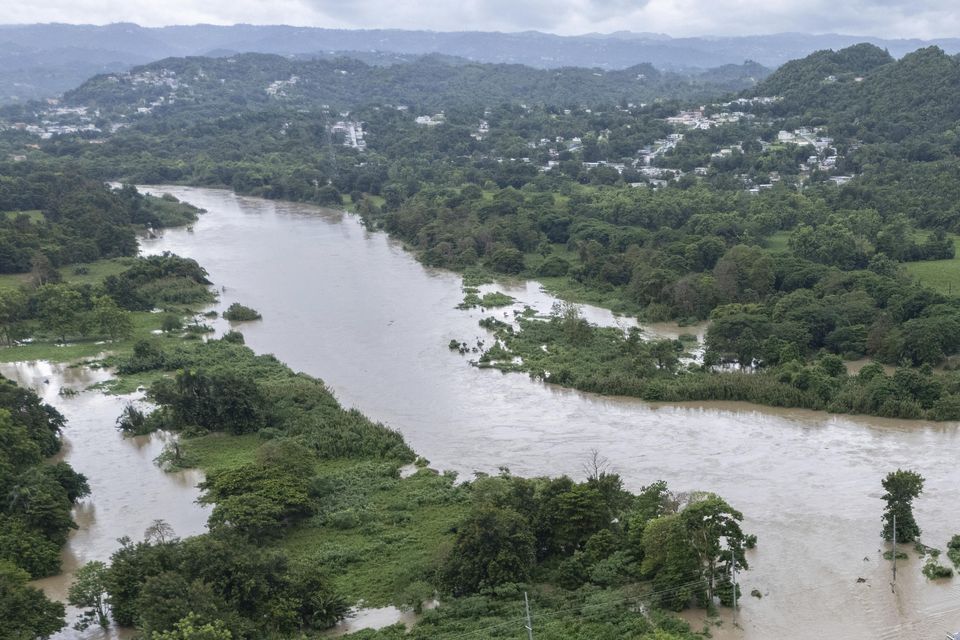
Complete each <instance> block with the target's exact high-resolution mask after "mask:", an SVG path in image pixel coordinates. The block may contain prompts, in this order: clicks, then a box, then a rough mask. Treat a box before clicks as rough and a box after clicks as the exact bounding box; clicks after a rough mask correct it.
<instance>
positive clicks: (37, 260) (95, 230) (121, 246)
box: [0, 163, 197, 273]
mask: <svg viewBox="0 0 960 640" xmlns="http://www.w3.org/2000/svg"><path fill="white" fill-rule="evenodd" d="M0 174H2V175H0V213H2V214H3V215H2V216H0V273H28V272H31V271H34V272H39V271H42V270H44V269H47V268H50V267H53V268H56V267H61V266H65V265H71V264H77V263H81V262H93V261H95V260H100V259H103V258H116V257H121V256H133V255H136V253H137V239H136V235H135V231H136V229H137V228H144V227H157V228H159V227H167V226H176V225H182V224H186V223H187V222H191V221H193V220H196V217H197V209H196V208H195V207H192V206H190V205H187V204H184V203H180V202H177V201H176V200H175V199H172V198H170V197H166V198H153V197H150V196H144V195H143V194H140V193H138V192H137V190H136V189H134V188H133V187H131V186H125V187H123V188H122V189H120V190H119V191H114V190H111V189H110V188H108V187H106V186H105V185H103V184H102V183H101V182H99V181H96V180H92V179H90V178H88V177H86V176H85V175H84V174H83V173H80V172H77V171H75V170H74V171H70V170H57V169H53V168H52V167H49V166H47V165H45V164H40V165H38V166H35V165H33V164H32V163H9V164H7V165H4V166H3V167H2V168H0Z"/></svg>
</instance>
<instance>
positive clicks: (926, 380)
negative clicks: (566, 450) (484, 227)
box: [477, 305, 960, 420]
mask: <svg viewBox="0 0 960 640" xmlns="http://www.w3.org/2000/svg"><path fill="white" fill-rule="evenodd" d="M721 320H723V321H726V320H728V318H725V319H720V320H717V321H715V322H720V321H721ZM516 322H517V325H516V328H514V326H513V325H510V324H507V323H505V322H502V321H500V320H497V319H496V318H493V317H488V318H485V319H483V320H481V322H480V326H482V327H484V328H487V329H490V330H492V331H493V332H494V336H495V338H496V339H495V340H494V342H493V344H492V346H490V347H489V348H488V349H486V350H485V351H483V353H482V354H481V355H480V357H479V359H478V361H477V364H478V365H479V366H482V367H495V368H497V369H500V370H502V371H521V372H525V373H528V374H529V375H530V376H531V377H532V378H535V379H538V380H543V381H545V382H550V383H553V384H560V385H565V386H570V387H575V388H577V389H581V390H583V391H590V392H594V393H602V394H608V395H625V396H635V397H638V398H642V399H644V400H647V401H650V402H678V401H684V400H697V401H706V400H739V401H746V402H753V403H757V404H765V405H771V406H776V407H802V408H807V409H816V410H826V411H831V412H834V413H862V414H869V415H878V416H884V417H891V418H910V419H918V418H924V419H930V420H960V372H956V371H945V372H940V373H936V372H934V371H933V370H932V369H931V368H930V367H929V366H925V367H919V368H911V367H899V368H897V369H896V370H895V371H894V372H893V373H892V374H888V373H887V372H886V371H885V370H884V368H883V367H881V366H880V365H878V364H869V365H867V366H864V367H863V368H861V369H860V371H859V372H858V373H856V374H849V373H848V372H847V367H846V366H845V364H844V362H843V361H842V360H841V359H840V358H839V357H838V356H835V355H832V354H824V355H821V356H820V357H818V358H817V359H815V360H812V361H804V360H803V359H802V358H801V357H799V356H798V355H797V353H796V351H791V350H790V349H789V348H784V346H782V338H781V337H780V336H776V337H773V338H772V339H769V340H767V341H766V342H764V343H756V344H755V346H754V348H756V349H757V350H758V351H757V352H753V353H751V354H750V355H749V356H744V357H743V358H744V359H743V361H744V362H749V361H752V360H753V359H754V358H756V357H761V356H762V354H764V353H767V352H769V351H766V350H768V349H769V350H773V351H774V353H773V357H774V358H777V359H778V360H779V361H780V363H779V364H778V365H776V366H768V367H763V368H758V369H757V370H750V369H749V368H744V369H742V370H739V371H727V372H723V373H714V372H713V371H712V370H711V369H712V365H711V363H717V362H721V361H723V356H724V355H725V354H724V351H721V350H720V349H723V348H725V347H727V345H731V346H738V347H739V348H748V345H745V344H744V343H742V342H741V343H739V345H738V344H737V343H733V342H721V341H720V340H719V339H718V330H719V328H720V327H718V326H717V324H714V325H713V327H714V330H713V331H712V332H711V333H710V334H708V336H707V343H706V345H705V347H706V348H705V354H704V363H700V362H698V361H697V360H696V359H694V358H692V357H691V354H689V353H688V351H687V345H685V344H684V343H683V342H682V341H679V340H656V339H654V340H647V339H645V338H644V336H643V332H642V330H641V329H639V328H631V329H629V330H628V331H627V332H624V331H623V330H622V329H619V328H612V327H611V328H604V327H597V326H595V325H591V324H590V323H588V322H587V321H586V320H584V319H583V318H582V317H581V316H580V313H579V311H578V309H577V307H576V306H574V305H567V306H563V307H557V308H555V309H554V311H553V313H552V314H551V315H550V316H549V317H548V318H545V319H544V318H536V317H523V316H520V317H518V318H517V319H516ZM781 335H782V334H781ZM718 342H719V343H720V344H719V345H718ZM777 350H779V351H780V353H776V352H777Z"/></svg>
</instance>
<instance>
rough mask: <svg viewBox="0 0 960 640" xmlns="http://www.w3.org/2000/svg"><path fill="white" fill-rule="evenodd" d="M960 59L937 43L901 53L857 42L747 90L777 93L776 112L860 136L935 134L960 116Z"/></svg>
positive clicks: (797, 63)
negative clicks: (893, 54)
mask: <svg viewBox="0 0 960 640" xmlns="http://www.w3.org/2000/svg"><path fill="white" fill-rule="evenodd" d="M958 91H960V58H958V57H956V56H949V55H947V54H946V53H944V52H943V51H942V50H941V49H939V48H937V47H927V48H925V49H918V50H917V51H914V52H913V53H910V54H907V55H906V56H904V57H903V58H902V59H900V60H894V59H893V58H892V57H890V55H889V54H887V53H886V52H885V51H883V50H881V49H878V48H877V47H874V46H872V45H868V44H862V45H857V46H855V47H850V48H847V49H842V50H840V51H837V52H833V51H819V52H817V53H814V54H811V55H810V56H807V57H806V58H803V59H802V60H796V61H793V62H790V63H787V64H785V65H784V66H783V67H781V68H780V69H778V70H777V71H776V72H775V73H773V74H772V75H771V76H770V77H768V78H767V79H766V80H764V81H763V82H761V83H760V84H758V85H757V87H756V88H754V89H753V90H751V91H750V94H751V95H768V96H772V95H776V96H782V97H783V101H782V102H780V103H779V104H778V105H777V106H776V108H775V109H774V114H775V115H779V116H787V117H798V118H802V119H803V120H805V121H806V122H813V123H820V124H826V125H827V126H828V127H830V129H831V131H832V132H833V133H834V134H846V135H849V136H851V137H859V138H860V139H862V140H863V141H865V142H881V141H883V142H901V141H902V140H904V139H905V138H907V137H910V136H924V135H927V134H939V133H942V132H945V131H947V130H949V129H953V128H954V127H955V126H956V124H957V121H958V120H960V101H958V100H957V95H958Z"/></svg>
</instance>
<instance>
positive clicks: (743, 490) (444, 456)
mask: <svg viewBox="0 0 960 640" xmlns="http://www.w3.org/2000/svg"><path fill="white" fill-rule="evenodd" d="M153 191H155V192H162V191H165V192H169V193H172V194H173V195H174V196H176V197H178V198H181V199H184V200H186V201H188V202H191V203H193V204H195V205H197V206H199V207H203V208H204V209H207V210H208V213H206V214H204V215H203V216H202V217H201V219H200V221H199V222H197V223H196V224H195V225H194V226H193V228H192V229H191V230H186V229H184V230H174V231H167V232H165V233H164V234H163V236H162V237H160V238H157V239H153V240H148V241H145V242H144V243H143V248H144V251H146V252H150V253H156V252H161V251H173V252H176V253H178V254H180V255H184V256H189V257H192V258H195V259H196V260H198V261H199V262H200V263H201V264H202V265H203V266H205V267H206V268H207V269H208V271H209V272H210V277H211V279H212V280H213V281H214V282H215V283H216V285H217V286H218V287H222V292H221V300H220V303H219V304H218V308H220V309H223V308H226V306H227V305H229V304H230V303H231V302H242V303H243V304H246V305H249V306H252V307H254V308H256V309H258V310H259V311H260V312H261V313H263V316H264V319H263V321H262V322H253V323H244V324H243V325H242V326H241V327H238V328H239V329H240V330H242V331H243V333H244V335H245V336H246V340H247V344H248V345H249V346H251V347H252V348H253V349H254V350H256V351H258V352H264V353H273V354H275V355H276V356H277V357H278V358H279V359H281V360H282V361H284V362H286V363H288V364H289V365H290V366H291V367H293V368H294V369H298V370H302V371H305V372H308V373H310V374H312V375H315V376H318V377H320V378H323V379H324V380H325V381H326V383H327V384H328V385H329V386H330V388H331V389H333V390H334V392H335V393H336V394H337V396H338V398H339V399H340V401H341V402H342V403H344V404H345V405H347V406H354V407H357V408H358V409H360V410H362V411H363V412H364V413H366V414H367V415H369V416H371V417H372V418H374V419H377V420H380V421H382V422H383V423H385V424H387V425H389V426H391V427H393V428H396V429H398V430H399V431H401V432H402V433H403V434H404V436H405V437H406V438H407V441H408V442H409V443H410V445H411V446H412V447H413V448H414V449H415V450H416V451H417V452H418V453H420V454H421V455H423V456H425V457H427V458H428V459H429V460H430V461H431V463H432V465H433V466H435V467H438V468H442V469H452V470H456V471H458V472H460V473H461V474H463V475H467V476H469V475H471V474H472V473H473V472H474V471H485V472H496V470H497V468H498V467H500V466H506V467H508V468H510V469H511V471H513V472H514V473H518V474H523V475H537V474H561V473H567V474H570V475H573V476H577V477H582V475H583V471H582V466H583V463H584V461H585V459H586V457H587V455H588V453H589V451H590V450H591V449H598V450H599V451H600V453H601V454H602V455H604V456H606V457H607V458H609V460H610V461H611V463H612V466H613V468H614V469H615V470H616V471H617V472H618V473H620V474H621V475H622V476H623V478H624V480H625V482H626V484H627V486H628V488H630V489H634V490H636V489H639V488H640V487H641V486H642V485H645V484H648V483H650V482H652V481H655V480H657V479H664V480H666V481H667V482H668V483H669V484H670V486H671V488H673V489H674V490H677V491H692V490H710V491H715V492H717V493H719V494H721V495H722V496H723V497H724V498H726V499H727V500H728V501H729V502H730V503H731V504H732V505H733V506H734V507H736V508H737V509H740V510H741V511H743V513H744V514H745V516H746V519H745V528H746V529H747V530H748V531H749V532H752V533H755V534H757V535H758V536H759V545H758V547H757V549H756V550H755V551H753V552H751V553H750V555H749V561H750V563H751V569H750V571H748V572H745V573H744V574H743V575H742V576H741V585H742V588H743V590H744V594H745V597H744V598H743V602H742V608H741V610H740V612H739V616H738V623H739V625H740V628H738V629H733V628H731V622H730V620H729V614H727V616H726V618H725V621H724V624H723V625H722V627H721V628H719V629H714V630H713V636H714V637H715V638H728V637H729V638H748V639H758V640H767V639H773V638H778V639H793V638H795V639H801V638H864V639H867V638H871V639H873V638H890V639H894V638H902V639H904V640H907V639H910V640H913V639H917V638H937V639H940V638H943V637H944V634H945V633H946V632H947V631H956V630H958V629H960V578H958V579H955V580H954V581H946V582H943V583H930V582H928V581H927V580H926V579H925V578H924V577H923V576H922V575H921V573H920V566H921V562H920V561H919V560H918V559H916V555H915V554H914V553H913V552H912V551H911V560H909V561H907V562H906V563H901V565H900V570H899V573H898V579H897V584H896V588H895V589H891V587H890V584H889V583H890V564H889V562H885V561H883V560H882V558H881V557H880V551H881V547H882V542H881V540H880V537H879V531H880V526H881V523H880V514H881V509H882V501H881V499H880V496H881V494H882V489H881V486H880V480H881V478H882V477H883V476H884V475H885V474H886V473H887V472H889V471H891V470H894V469H896V468H898V467H902V468H912V469H916V470H918V471H920V472H921V473H922V474H923V475H924V476H925V477H926V480H927V482H926V491H925V493H924V494H923V496H921V498H920V499H919V500H918V501H917V503H916V515H917V518H918V520H919V523H920V526H921V527H922V528H923V530H924V536H923V539H924V541H925V542H926V543H927V544H930V545H932V546H938V547H941V548H943V547H944V546H945V543H946V541H947V540H948V539H949V538H950V536H951V535H953V534H954V533H958V532H960V465H958V455H957V454H958V451H960V432H958V425H957V424H955V423H949V424H934V423H925V422H910V421H897V420H884V419H877V418H864V417H846V416H832V415H828V414H824V413H815V412H809V411H802V410H777V409H766V408H760V407H755V406H751V405H746V404H736V403H698V404H686V405H680V406H678V405H650V404H647V403H643V402H640V401H636V400H632V399H625V398H610V397H602V396H596V395H590V394H584V393H580V392H576V391H570V390H564V389H559V388H555V387H550V386H547V385H543V384H540V383H536V382H533V381H531V380H530V379H529V378H528V377H526V376H524V375H519V374H507V375H504V374H501V373H499V372H496V371H492V370H480V369H477V368H474V367H471V366H469V365H468V364H467V359H469V358H470V357H476V355H475V354H467V355H466V356H461V355H459V354H457V353H455V352H451V351H450V350H449V349H448V347H447V345H448V343H449V342H450V340H451V339H457V340H465V341H467V342H471V343H473V342H475V341H476V340H477V339H485V340H489V336H487V335H486V334H485V333H484V332H483V330H481V329H480V328H479V327H478V326H477V321H478V320H479V319H480V318H481V317H483V315H485V314H484V313H482V312H481V311H480V310H479V309H474V310H472V311H461V310H457V309H456V308H455V307H456V305H457V304H458V303H459V302H460V301H461V300H462V297H463V294H462V292H461V288H460V278H459V277H458V276H457V275H455V274H452V273H449V272H446V271H440V270H433V269H429V268H425V267H424V266H422V265H421V264H419V263H418V262H417V261H416V260H415V259H414V258H413V256H412V255H411V254H409V253H407V252H405V251H404V250H403V248H402V247H401V246H400V245H399V244H398V243H396V242H393V241H391V240H390V239H389V238H387V236H386V235H385V234H382V233H371V232H369V231H367V230H366V229H364V227H363V226H362V225H361V224H360V223H359V221H358V220H357V219H356V218H355V217H354V216H351V215H348V214H344V213H342V212H337V211H331V210H326V209H319V208H316V207H310V206H306V205H299V204H289V203H281V202H271V201H266V200H260V199H256V198H244V197H238V196H235V195H233V194H232V193H230V192H227V191H221V190H211V189H196V188H184V187H170V188H162V189H161V188H154V189H153ZM498 288H499V289H500V290H502V291H505V292H507V293H509V294H510V295H512V296H514V297H515V298H516V299H517V300H518V302H519V303H520V304H523V303H526V304H530V305H531V306H534V307H536V308H538V309H539V310H541V311H548V310H549V309H550V306H551V304H552V303H553V299H552V298H551V297H550V296H548V295H546V294H544V293H543V292H541V291H540V289H539V287H538V286H537V285H536V284H535V283H522V284H514V285H503V286H500V287H498ZM496 313H498V314H500V315H501V316H502V314H503V310H499V311H497V312H496ZM585 313H586V315H587V317H588V318H589V319H591V320H592V321H594V322H601V323H604V324H620V325H624V326H625V325H626V324H629V323H630V322H631V321H630V320H628V319H623V318H616V317H614V316H613V315H612V314H610V313H609V312H607V311H604V310H602V309H592V308H587V309H585ZM225 326H226V325H225V323H224V322H223V321H218V328H219V329H220V330H223V329H224V328H225ZM651 332H652V333H656V334H659V335H677V334H679V333H702V328H697V329H694V330H691V329H689V328H676V327H670V326H669V325H666V326H657V327H653V328H652V331H651ZM21 369H23V367H21ZM23 375H24V376H26V377H27V380H28V381H32V382H30V383H31V384H32V385H33V386H35V388H36V385H37V384H38V382H37V378H38V377H42V376H43V375H45V374H43V373H36V374H31V373H30V372H29V371H26V370H24V373H23ZM31 376H32V377H31ZM39 384H40V385H41V387H39V388H41V390H43V391H45V397H47V399H50V400H53V401H54V404H56V405H57V406H58V407H59V408H60V409H61V410H62V411H63V412H64V413H65V414H66V415H67V417H68V418H69V419H70V426H69V429H68V431H67V434H66V439H67V443H68V450H67V452H66V454H65V455H66V456H67V458H68V459H69V460H70V462H71V463H72V464H74V466H75V467H76V468H77V469H78V470H80V471H82V472H84V473H87V474H88V475H89V477H90V479H91V486H92V488H93V490H94V495H93V497H92V498H90V500H89V502H88V503H85V504H84V505H82V506H81V508H80V510H79V513H78V521H79V522H80V523H81V530H80V531H78V532H77V533H76V534H75V535H73V536H72V537H71V540H70V544H69V546H68V548H67V550H66V552H65V556H66V560H67V561H66V566H67V568H69V567H71V566H74V565H75V564H76V562H77V561H78V560H84V559H88V558H99V557H104V555H108V554H109V551H110V550H112V548H114V547H115V546H116V543H115V539H116V538H117V537H119V536H120V535H125V534H126V535H132V536H134V537H136V536H140V535H142V531H143V528H145V527H146V526H147V524H149V522H150V521H151V520H152V519H153V518H156V517H162V518H164V519H166V520H168V521H169V522H170V523H171V524H172V525H173V526H174V528H175V529H176V530H177V532H178V533H179V534H181V535H185V534H188V533H193V532H195V531H197V530H198V529H199V528H201V527H202V521H203V514H202V512H200V511H199V510H198V508H197V507H196V505H194V504H192V500H193V499H194V498H195V495H196V494H195V491H194V490H193V489H192V488H191V483H192V482H195V478H191V477H189V476H183V475H181V476H164V475H163V474H161V473H159V471H151V472H148V471H147V470H146V469H148V468H149V467H150V465H149V464H147V463H146V462H144V461H149V460H150V459H152V457H154V456H155V455H156V452H157V451H158V450H159V447H160V446H162V443H161V442H157V441H155V440H149V441H130V440H123V439H122V438H120V437H119V435H117V434H116V432H115V431H114V430H113V425H112V421H113V419H114V418H115V417H116V415H117V414H118V413H119V411H120V409H121V408H122V403H123V400H121V399H115V398H107V397H104V396H102V395H99V394H96V393H88V394H81V395H80V396H77V397H73V398H65V399H64V398H60V397H59V396H56V397H51V394H54V396H55V391H54V390H53V389H46V387H47V386H48V385H43V383H42V380H41V381H40V382H39ZM107 414H110V417H109V422H108V423H107V422H104V423H101V421H102V420H106V415H107ZM88 440H90V443H89V445H90V447H89V449H88V448H87V445H86V444H84V443H85V442H87V441H88ZM81 451H83V452H84V453H81ZM107 451H109V452H110V453H109V454H108V453H107ZM114 451H116V452H115V453H114ZM121 458H124V459H125V458H130V459H132V460H135V461H136V463H135V464H133V465H132V470H131V466H125V464H124V463H123V462H122V461H121ZM114 461H115V462H116V464H113V462H114ZM141 462H143V464H141ZM106 530H109V535H106ZM858 578H864V579H865V582H858V581H857V579H858ZM753 589H757V590H759V592H760V593H761V594H762V596H763V597H762V598H759V599H758V598H755V597H751V596H749V595H746V594H749V593H750V592H751V590H753Z"/></svg>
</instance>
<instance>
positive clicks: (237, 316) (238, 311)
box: [223, 302, 263, 322]
mask: <svg viewBox="0 0 960 640" xmlns="http://www.w3.org/2000/svg"><path fill="white" fill-rule="evenodd" d="M223 317H224V318H225V319H226V320H229V321H230V322H248V321H250V320H260V319H262V318H263V316H261V315H260V312H259V311H257V310H256V309H251V308H250V307H245V306H244V305H242V304H240V303H239V302H234V303H233V304H231V305H230V306H229V307H227V310H226V311H224V312H223Z"/></svg>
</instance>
